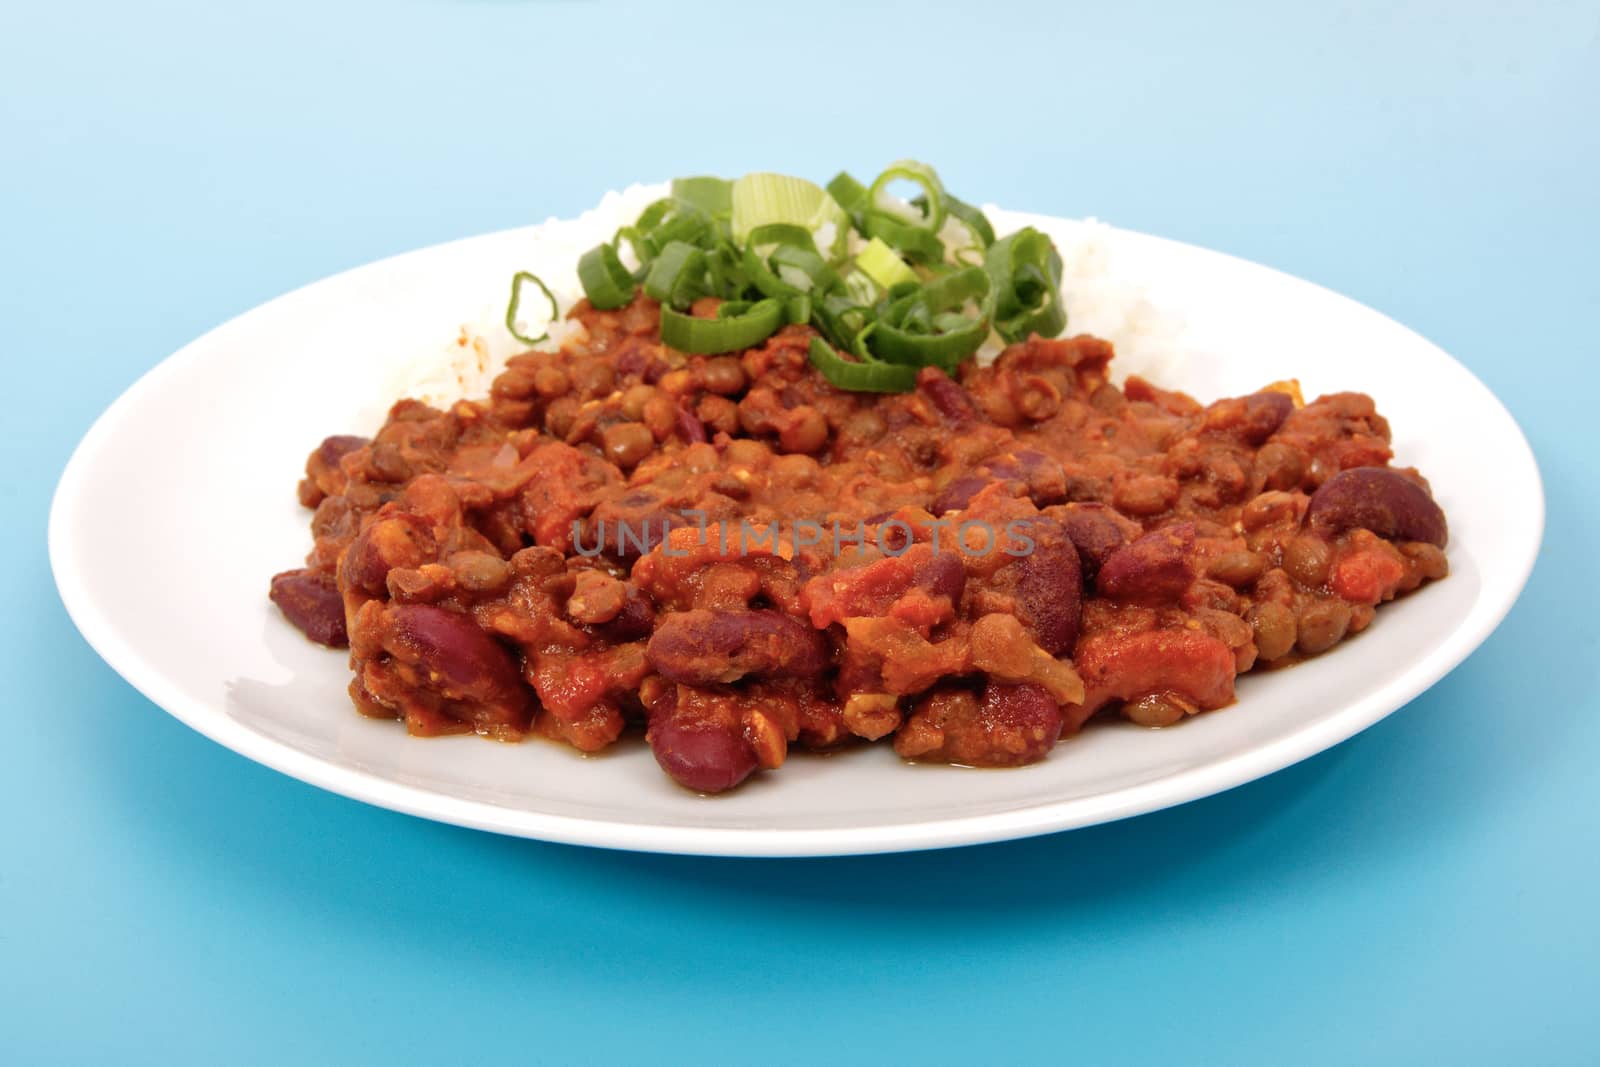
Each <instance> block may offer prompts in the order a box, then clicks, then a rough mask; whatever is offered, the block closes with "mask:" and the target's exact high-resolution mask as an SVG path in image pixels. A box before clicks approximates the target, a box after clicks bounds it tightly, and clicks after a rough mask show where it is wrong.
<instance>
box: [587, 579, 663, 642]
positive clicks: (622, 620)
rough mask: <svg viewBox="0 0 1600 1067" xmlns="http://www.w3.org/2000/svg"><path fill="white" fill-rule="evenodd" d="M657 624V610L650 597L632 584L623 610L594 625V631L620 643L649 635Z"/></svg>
mask: <svg viewBox="0 0 1600 1067" xmlns="http://www.w3.org/2000/svg"><path fill="white" fill-rule="evenodd" d="M655 624H656V612H655V608H653V607H652V606H651V605H650V598H649V597H647V596H645V595H644V594H643V593H641V592H640V591H639V589H638V588H637V587H636V586H634V585H631V584H630V585H629V586H628V595H627V599H625V600H624V601H623V602H622V610H621V611H619V612H618V613H617V616H616V618H614V619H611V620H610V621H608V622H604V623H601V624H600V625H598V626H596V627H594V632H595V633H596V634H598V635H599V636H600V637H601V638H602V639H603V640H605V641H608V642H610V643H611V644H614V645H620V644H625V643H627V642H629V641H642V640H643V639H644V638H646V637H649V636H650V631H651V630H652V629H654V628H655Z"/></svg>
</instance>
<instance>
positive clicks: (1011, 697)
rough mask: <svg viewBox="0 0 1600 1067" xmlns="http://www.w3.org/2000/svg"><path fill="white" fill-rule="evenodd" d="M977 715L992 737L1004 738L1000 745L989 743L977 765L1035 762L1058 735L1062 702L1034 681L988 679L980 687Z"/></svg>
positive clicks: (995, 765) (991, 765) (1054, 742)
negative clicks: (1033, 683)
mask: <svg viewBox="0 0 1600 1067" xmlns="http://www.w3.org/2000/svg"><path fill="white" fill-rule="evenodd" d="M980 715H981V716H982V718H983V721H984V723H985V725H986V726H987V727H988V732H989V733H990V734H991V737H992V738H993V735H995V734H999V735H1001V736H1002V737H1003V739H1004V741H1005V742H1006V743H1005V745H1004V747H1003V749H1002V748H1000V746H992V747H991V748H990V751H989V754H988V759H987V760H986V761H985V762H984V763H982V764H980V766H986V767H1000V766H1010V765H1020V764H1024V763H1037V762H1038V761H1039V760H1042V759H1044V758H1045V756H1046V755H1048V754H1049V752H1050V750H1051V749H1052V748H1054V747H1055V744H1056V741H1057V740H1059V739H1060V737H1061V725H1062V721H1063V720H1062V715H1061V706H1060V705H1059V704H1057V703H1056V702H1055V700H1054V699H1052V698H1051V696H1050V694H1049V693H1047V692H1045V691H1044V690H1043V689H1041V688H1040V687H1039V686H1036V685H1030V684H1027V683H1023V684H1021V685H1007V684H1005V683H1002V682H990V683H989V684H988V685H986V686H984V687H983V706H982V709H981V710H980ZM994 739H996V740H998V739H999V738H994Z"/></svg>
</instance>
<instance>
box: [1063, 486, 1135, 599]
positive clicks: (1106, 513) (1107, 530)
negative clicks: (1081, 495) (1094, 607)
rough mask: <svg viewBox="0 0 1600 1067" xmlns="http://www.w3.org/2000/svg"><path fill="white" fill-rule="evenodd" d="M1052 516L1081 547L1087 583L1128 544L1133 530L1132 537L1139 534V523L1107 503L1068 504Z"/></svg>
mask: <svg viewBox="0 0 1600 1067" xmlns="http://www.w3.org/2000/svg"><path fill="white" fill-rule="evenodd" d="M1051 515H1052V516H1054V517H1055V519H1056V521H1057V522H1059V523H1061V525H1062V527H1063V528H1065V530H1066V531H1067V536H1068V537H1070V538H1071V539H1072V543H1073V545H1074V546H1076V547H1077V549H1078V562H1079V565H1080V567H1081V569H1082V570H1083V579H1084V581H1085V582H1092V581H1094V579H1095V576H1096V575H1097V574H1099V573H1100V568H1101V566H1102V565H1103V564H1104V563H1105V561H1106V559H1107V558H1108V557H1109V556H1110V555H1111V553H1113V552H1115V551H1116V550H1117V549H1119V548H1121V547H1122V546H1123V545H1125V544H1127V543H1128V538H1129V536H1130V533H1131V535H1132V536H1138V533H1139V527H1138V526H1137V524H1135V523H1134V522H1132V521H1131V520H1129V519H1124V518H1123V517H1122V516H1121V515H1119V514H1117V513H1116V512H1115V511H1113V510H1112V509H1111V507H1110V506H1109V505H1107V504H1097V503H1080V504H1068V505H1067V506H1066V508H1065V509H1062V510H1060V511H1052V512H1051Z"/></svg>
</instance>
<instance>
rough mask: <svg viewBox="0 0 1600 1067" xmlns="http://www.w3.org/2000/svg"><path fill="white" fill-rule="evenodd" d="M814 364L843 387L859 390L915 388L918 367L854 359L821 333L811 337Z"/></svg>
mask: <svg viewBox="0 0 1600 1067" xmlns="http://www.w3.org/2000/svg"><path fill="white" fill-rule="evenodd" d="M806 356H807V358H808V359H810V360H811V365H812V366H813V367H816V368H817V370H818V371H819V372H820V373H821V374H822V376H823V377H824V378H826V379H827V380H828V381H829V382H831V383H833V384H834V385H836V386H838V387H839V388H840V389H849V390H852V391H853V392H858V393H906V392H910V391H911V390H912V389H914V388H916V385H917V368H916V367H908V366H902V365H899V364H895V363H876V362H871V361H868V362H862V363H853V362H851V361H850V360H847V359H845V358H844V357H843V356H841V355H839V353H837V352H835V351H834V350H833V348H832V347H831V346H829V344H828V342H826V341H824V340H823V339H822V338H820V337H813V338H812V339H811V348H810V349H809V350H808V351H807V353H806Z"/></svg>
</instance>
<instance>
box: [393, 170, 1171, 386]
mask: <svg viewBox="0 0 1600 1067" xmlns="http://www.w3.org/2000/svg"><path fill="white" fill-rule="evenodd" d="M667 194H668V186H667V185H666V184H665V183H660V184H653V185H630V186H629V187H628V188H626V189H624V190H622V191H621V192H616V191H615V190H613V191H611V192H608V193H606V194H605V196H603V197H602V198H601V200H600V203H599V204H597V205H596V206H595V207H594V208H592V209H590V210H589V211H586V212H584V213H583V214H582V215H579V216H578V217H577V218H575V219H555V218H552V219H549V220H547V221H546V222H544V223H541V224H540V225H537V226H534V227H531V228H530V229H529V231H528V235H529V240H528V246H529V250H530V258H531V259H535V260H536V261H537V262H536V264H534V265H532V266H531V267H530V269H532V270H533V271H534V273H536V274H538V275H539V276H540V277H541V278H542V279H543V280H544V282H545V284H546V285H548V286H549V287H550V291H551V293H552V294H554V296H555V298H556V300H557V301H558V302H559V304H560V309H561V314H562V315H563V316H565V315H566V313H567V312H568V311H569V310H571V308H572V306H573V305H574V304H576V303H577V302H578V300H580V299H581V298H582V297H583V287H582V286H581V285H580V284H579V281H578V258H579V257H580V256H582V255H583V253H585V252H587V251H588V250H589V249H591V248H593V247H594V246H595V245H597V244H600V243H601V242H603V241H609V240H611V238H612V237H613V235H615V234H616V232H617V229H618V228H619V227H621V226H624V225H627V224H628V223H631V222H633V221H634V219H636V218H638V216H639V214H640V213H641V212H642V211H643V210H644V209H645V208H646V207H647V206H649V205H650V203H651V202H653V201H655V200H657V199H659V198H661V197H663V196H666V195H667ZM984 210H985V211H986V212H987V213H989V215H990V217H991V218H995V219H999V220H1002V221H1001V224H1000V225H998V226H997V227H996V231H997V233H998V234H999V235H1000V236H1004V235H1005V234H1006V233H1008V232H1010V230H1011V229H1015V228H1016V227H1007V226H1006V225H1004V222H1003V219H1004V216H1003V215H1001V214H999V213H998V209H996V208H995V207H994V206H993V205H985V206H984ZM1049 231H1050V234H1051V236H1052V237H1053V238H1054V239H1055V241H1056V246H1057V248H1058V249H1059V250H1060V252H1061V261H1062V270H1061V287H1062V295H1063V298H1064V301H1065V304H1066V308H1067V329H1066V335H1067V336H1070V335H1072V334H1079V333H1090V334H1094V335H1096V336H1098V337H1103V338H1105V339H1106V340H1108V341H1110V342H1112V344H1114V345H1115V346H1116V350H1117V358H1116V360H1115V361H1114V363H1113V365H1112V370H1113V377H1114V378H1115V379H1116V380H1118V381H1119V382H1120V381H1121V380H1123V379H1125V378H1126V377H1127V376H1128V375H1129V374H1140V375H1144V376H1146V377H1150V378H1160V377H1162V375H1163V374H1165V373H1166V372H1168V371H1169V370H1170V369H1171V368H1172V367H1173V366H1174V364H1175V363H1176V362H1177V361H1178V360H1179V359H1181V353H1182V337H1183V333H1184V324H1183V322H1182V320H1181V319H1180V318H1178V317H1177V316H1175V315H1173V314H1171V313H1169V312H1165V311H1162V310H1161V309H1159V308H1157V307H1156V305H1155V304H1154V303H1152V302H1151V300H1150V299H1149V295H1148V293H1147V291H1146V288H1145V287H1144V286H1143V285H1142V284H1140V282H1139V281H1138V280H1137V278H1136V277H1135V273H1134V272H1133V271H1132V270H1130V269H1129V266H1130V265H1128V264H1125V263H1121V262H1119V261H1118V258H1117V256H1116V255H1115V253H1114V252H1113V248H1112V241H1111V239H1110V233H1111V228H1110V227H1109V226H1107V225H1106V224H1105V223H1103V222H1100V221H1098V220H1096V219H1092V218H1090V219H1082V220H1062V221H1060V222H1057V223H1052V225H1051V226H1050V227H1049ZM626 254H627V253H626V247H624V256H626ZM507 280H508V281H509V278H508V279H507ZM485 300H486V302H485V304H484V305H483V308H482V311H481V312H480V313H479V314H478V315H477V316H475V317H474V318H473V319H472V320H471V321H469V322H465V323H463V324H461V326H460V329H459V331H458V333H457V334H456V336H455V337H453V338H450V339H449V340H448V341H446V342H444V343H443V344H441V345H440V346H439V347H438V348H436V349H434V350H432V351H425V352H421V353H419V354H418V355H417V356H416V357H415V358H413V359H411V360H409V361H407V362H406V363H405V364H404V365H403V366H402V367H400V368H399V370H398V371H397V373H396V375H395V376H394V379H393V382H392V384H391V388H390V389H388V390H387V392H388V395H389V396H391V397H396V398H398V397H402V396H407V397H415V398H417V399H419V400H424V401H426V402H428V403H430V404H433V405H435V406H438V407H444V406H448V405H450V404H452V403H454V402H455V401H457V400H460V399H463V398H468V397H482V396H486V395H488V392H489V386H490V384H491V383H493V381H494V379H495V378H496V377H497V376H498V375H499V374H500V372H501V370H503V369H504V367H505V364H506V360H508V359H509V358H511V357H512V356H514V355H516V354H517V353H519V352H523V351H525V350H526V349H527V347H528V346H527V345H525V344H523V343H522V342H520V341H518V340H517V339H516V338H514V337H512V336H511V334H510V332H509V331H508V330H507V329H506V326H505V295H504V292H503V290H496V291H495V292H494V293H492V294H485ZM519 310H520V311H521V313H522V315H521V317H520V319H519V331H520V332H521V333H523V334H524V335H525V336H538V335H539V334H541V333H543V332H544V331H545V330H546V328H548V329H549V332H550V337H549V340H548V341H547V342H545V343H544V344H541V345H540V346H539V347H541V348H544V347H549V348H556V347H559V346H560V345H561V343H562V342H563V341H565V340H566V339H568V338H569V337H570V336H571V335H572V333H573V332H574V331H581V330H582V328H583V327H582V326H581V325H579V324H577V323H573V322H568V321H566V320H565V319H564V318H563V319H560V320H558V321H556V322H551V323H547V322H545V321H544V316H545V315H546V313H547V310H548V309H547V306H546V302H545V301H544V300H543V299H542V295H541V294H539V293H537V291H536V290H535V291H530V292H529V293H528V294H527V295H526V296H525V297H524V299H523V301H522V304H521V306H520V308H519ZM1001 347H1002V346H1001V344H1000V343H999V341H998V338H997V337H993V336H991V338H990V341H989V343H987V344H985V345H984V347H983V348H981V349H980V350H979V352H978V355H977V358H978V359H979V361H980V362H985V363H987V362H989V361H992V360H993V359H994V358H995V356H996V355H998V354H999V351H1000V348H1001Z"/></svg>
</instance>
